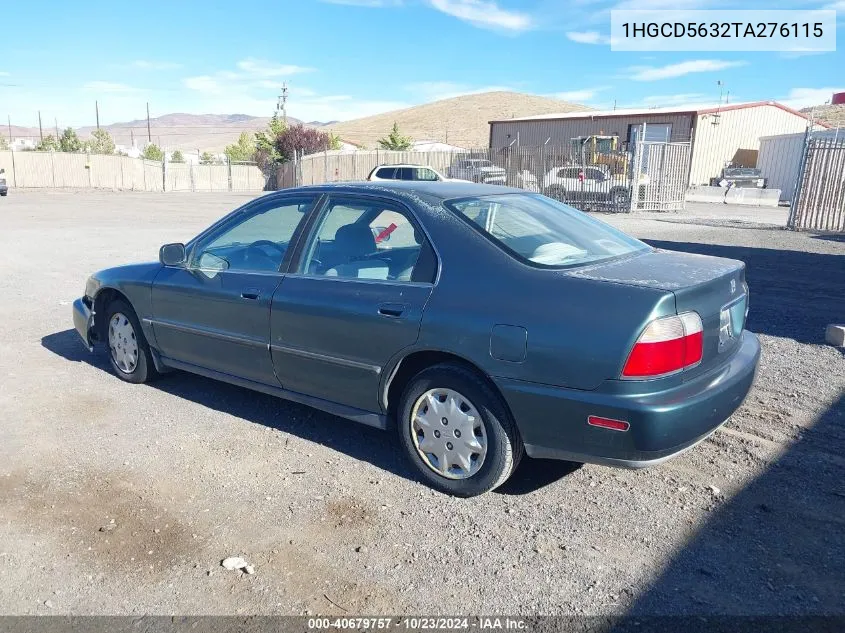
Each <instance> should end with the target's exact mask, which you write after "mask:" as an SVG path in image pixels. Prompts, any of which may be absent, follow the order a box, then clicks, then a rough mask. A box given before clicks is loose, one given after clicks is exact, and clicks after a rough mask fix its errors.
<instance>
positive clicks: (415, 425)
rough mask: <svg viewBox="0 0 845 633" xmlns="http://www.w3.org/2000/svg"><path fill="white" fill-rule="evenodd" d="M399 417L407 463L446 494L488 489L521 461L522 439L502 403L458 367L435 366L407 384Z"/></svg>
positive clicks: (469, 493) (462, 494) (465, 494)
mask: <svg viewBox="0 0 845 633" xmlns="http://www.w3.org/2000/svg"><path fill="white" fill-rule="evenodd" d="M398 416H399V417H398V420H399V425H398V426H399V435H400V441H401V443H402V446H403V447H404V449H405V452H406V453H407V455H408V457H409V458H410V460H411V462H412V463H413V464H414V466H415V467H416V469H417V471H418V472H419V473H420V475H421V476H422V478H423V479H424V480H425V482H426V483H427V484H429V485H430V486H432V487H433V488H436V489H437V490H440V491H442V492H445V493H447V494H451V495H455V496H458V497H472V496H475V495H480V494H483V493H485V492H488V491H490V490H493V489H494V488H497V487H498V486H500V485H502V484H503V483H504V482H505V481H506V480H507V479H508V477H510V475H511V473H513V471H514V470H515V469H516V467H517V465H518V464H519V460H520V459H521V457H522V452H523V447H522V440H521V439H520V437H519V433H518V432H517V430H516V427H515V425H514V424H513V422H512V420H511V418H510V414H509V412H508V411H507V409H506V407H505V406H504V405H503V404H502V402H501V399H500V398H499V397H498V395H497V394H495V393H494V392H493V390H492V389H491V388H490V387H489V386H488V384H487V383H486V382H485V381H484V380H482V379H481V378H480V377H479V376H477V375H476V374H475V373H474V372H472V371H470V370H468V369H465V368H464V367H461V366H458V365H453V364H442V365H435V366H434V367H430V368H428V369H425V370H423V371H421V372H420V373H419V374H417V375H416V376H415V377H414V378H413V379H411V381H410V382H409V383H408V385H407V387H406V388H405V391H404V393H403V395H402V400H401V402H400V405H399V411H398Z"/></svg>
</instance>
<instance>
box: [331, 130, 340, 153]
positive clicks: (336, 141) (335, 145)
mask: <svg viewBox="0 0 845 633" xmlns="http://www.w3.org/2000/svg"><path fill="white" fill-rule="evenodd" d="M340 148H341V144H340V137H339V136H337V135H336V134H335V133H334V132H329V149H340Z"/></svg>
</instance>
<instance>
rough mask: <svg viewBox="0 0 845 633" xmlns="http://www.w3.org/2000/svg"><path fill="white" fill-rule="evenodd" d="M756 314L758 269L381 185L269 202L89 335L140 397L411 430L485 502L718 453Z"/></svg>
mask: <svg viewBox="0 0 845 633" xmlns="http://www.w3.org/2000/svg"><path fill="white" fill-rule="evenodd" d="M374 227H388V228H389V236H390V239H389V240H386V239H378V238H377V236H375V235H374V231H373V228H374ZM391 227H392V228H391ZM747 306H748V289H747V286H746V284H745V266H744V264H743V263H742V262H740V261H735V260H730V259H721V258H715V257H706V256H701V255H691V254H686V253H677V252H672V251H665V250H658V249H653V248H651V247H649V246H648V245H647V244H644V243H643V242H640V241H638V240H635V239H633V238H631V237H629V236H627V235H625V234H624V233H622V232H621V231H619V230H617V229H615V228H612V227H610V226H608V225H606V224H604V223H602V222H600V221H598V220H596V219H594V218H592V217H590V216H588V215H586V214H583V213H581V212H579V211H577V210H575V209H573V208H571V207H569V206H566V205H564V204H561V203H559V202H557V201H554V200H551V199H549V198H547V197H545V196H541V195H539V194H534V193H528V192H525V191H522V190H519V189H512V188H505V187H499V186H489V185H479V184H473V183H441V182H393V183H387V182H379V183H357V184H356V183H350V184H342V183H336V184H333V185H320V186H312V187H300V188H294V189H287V190H283V191H278V192H274V193H271V194H269V195H266V196H263V197H261V198H258V199H256V200H253V201H251V202H249V203H247V204H245V205H244V206H242V207H241V208H239V209H236V210H235V211H233V212H232V213H230V214H229V215H227V216H226V217H224V218H223V219H222V220H220V221H219V222H217V223H215V224H214V225H212V226H211V227H210V228H208V229H207V230H205V231H203V232H202V233H200V234H199V235H198V236H197V237H195V238H194V239H192V240H191V241H190V242H188V243H187V244H180V243H173V244H166V245H164V246H162V247H161V250H160V252H159V260H158V261H157V262H152V263H146V264H135V265H129V266H119V267H116V268H109V269H106V270H103V271H100V272H98V273H95V274H94V275H92V276H91V277H90V278H89V279H88V281H87V283H86V285H85V293H84V296H82V297H81V298H79V299H77V300H76V301H75V302H74V304H73V321H74V325H75V327H76V330H77V331H78V332H79V335H80V336H81V337H82V340H83V341H84V342H85V345H87V346H88V348H89V349H92V350H93V346H94V345H103V346H104V347H105V348H106V349H107V350H108V354H109V360H110V364H111V367H112V369H113V371H114V373H115V374H116V375H117V376H118V377H119V378H120V379H122V380H124V381H127V382H132V383H143V382H146V381H148V380H151V379H153V378H155V377H156V376H158V375H159V374H161V373H164V372H168V371H170V370H174V369H181V370H185V371H189V372H193V373H196V374H200V375H202V376H207V377H210V378H215V379H218V380H223V381H226V382H230V383H233V384H236V385H240V386H243V387H248V388H251V389H255V390H257V391H262V392H265V393H269V394H273V395H276V396H280V397H282V398H286V399H289V400H293V401H295V402H299V403H304V404H307V405H310V406H313V407H316V408H318V409H322V410H324V411H328V412H330V413H333V414H336V415H338V416H341V417H344V418H348V419H349V420H353V421H355V422H360V423H362V424H367V425H371V426H375V427H378V428H381V429H388V428H396V429H398V435H399V441H400V444H401V446H402V450H403V451H404V453H405V454H406V456H407V457H408V459H409V460H410V461H411V463H412V464H413V465H414V467H415V468H416V469H417V471H418V473H419V474H420V477H421V478H422V479H424V480H425V481H426V482H427V483H428V484H429V485H431V486H433V487H435V488H437V489H439V490H442V491H444V492H447V493H450V494H454V495H459V496H470V495H476V494H480V493H483V492H486V491H488V490H491V489H492V488H495V487H497V486H499V485H500V484H502V483H503V482H504V481H505V480H506V479H507V478H508V477H509V476H510V474H511V473H512V472H513V470H514V469H515V468H516V466H517V464H518V463H519V461H520V459H521V457H522V455H523V452H525V453H527V454H528V455H530V456H532V457H541V458H555V459H565V460H572V461H578V462H591V463H598V464H606V465H611V466H626V467H634V468H640V467H644V466H648V465H651V464H658V463H660V462H662V461H664V460H666V459H668V458H670V457H672V456H673V455H676V454H677V453H679V452H681V451H683V450H686V449H688V448H690V447H691V446H693V445H694V444H696V443H697V442H700V441H701V440H702V439H703V438H705V437H707V436H708V435H709V434H710V433H712V432H713V431H714V430H715V429H716V428H717V427H718V426H720V425H721V424H722V423H723V422H724V421H725V420H726V419H727V418H728V416H730V415H731V414H732V413H733V411H734V410H735V409H736V408H737V407H738V406H739V405H740V403H741V402H742V400H743V398H744V397H745V396H746V394H747V393H748V390H749V389H750V387H751V384H752V380H753V378H754V374H755V370H756V367H757V363H758V360H759V355H760V345H759V343H758V340H757V337H756V336H755V335H754V334H752V333H751V332H748V331H746V330H745V329H744V326H745V319H746V313H747ZM352 437H353V435H352V434H351V432H350V434H349V441H352V439H351V438H352ZM356 437H357V436H356ZM362 441H363V440H362Z"/></svg>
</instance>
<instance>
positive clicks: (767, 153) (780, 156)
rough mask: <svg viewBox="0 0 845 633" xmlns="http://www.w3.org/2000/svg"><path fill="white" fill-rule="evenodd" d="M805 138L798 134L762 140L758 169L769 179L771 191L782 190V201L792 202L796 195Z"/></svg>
mask: <svg viewBox="0 0 845 633" xmlns="http://www.w3.org/2000/svg"><path fill="white" fill-rule="evenodd" d="M804 137H805V134H803V133H798V134H782V135H780V136H764V137H762V138H761V139H760V153H759V155H758V156H757V167H758V168H759V169H760V170H761V171H762V172H763V176H764V177H765V178H768V181H769V182H768V184H767V187H768V188H769V189H780V199H781V200H792V195H793V194H794V193H795V183H796V181H797V178H798V170H799V169H800V167H801V154H802V153H803V151H804Z"/></svg>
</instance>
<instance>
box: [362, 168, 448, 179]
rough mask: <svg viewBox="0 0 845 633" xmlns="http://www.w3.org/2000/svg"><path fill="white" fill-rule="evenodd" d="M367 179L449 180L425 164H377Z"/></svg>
mask: <svg viewBox="0 0 845 633" xmlns="http://www.w3.org/2000/svg"><path fill="white" fill-rule="evenodd" d="M367 180H428V181H437V180H449V179H448V178H446V177H445V176H443V174H441V173H439V172H438V171H436V170H434V169H432V168H431V167H428V166H426V165H379V166H378V167H376V168H375V169H373V170H372V171H371V172H370V175H369V176H367Z"/></svg>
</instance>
